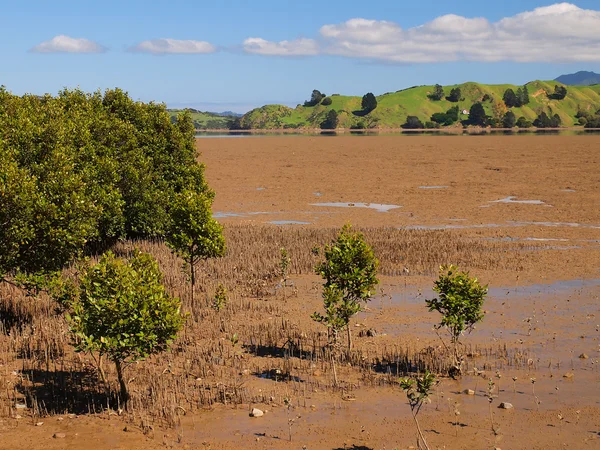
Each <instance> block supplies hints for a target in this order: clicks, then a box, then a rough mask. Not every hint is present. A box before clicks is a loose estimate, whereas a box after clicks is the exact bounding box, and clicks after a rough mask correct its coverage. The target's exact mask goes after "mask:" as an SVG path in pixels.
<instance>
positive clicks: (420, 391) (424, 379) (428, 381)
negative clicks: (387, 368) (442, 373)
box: [400, 370, 436, 412]
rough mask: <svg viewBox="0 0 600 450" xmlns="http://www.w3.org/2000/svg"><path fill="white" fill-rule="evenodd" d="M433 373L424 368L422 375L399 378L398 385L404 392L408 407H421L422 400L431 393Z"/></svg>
mask: <svg viewBox="0 0 600 450" xmlns="http://www.w3.org/2000/svg"><path fill="white" fill-rule="evenodd" d="M435 382H436V380H435V375H433V374H432V373H431V372H429V370H425V372H424V373H423V375H421V376H418V377H415V378H402V379H400V387H401V388H402V390H403V391H404V392H405V393H406V398H407V399H408V404H409V405H410V409H411V410H414V409H417V412H418V410H419V409H421V406H422V405H423V402H424V401H425V400H426V399H427V398H428V397H429V396H430V395H431V392H432V390H433V387H434V385H435Z"/></svg>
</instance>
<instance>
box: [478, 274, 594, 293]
mask: <svg viewBox="0 0 600 450" xmlns="http://www.w3.org/2000/svg"><path fill="white" fill-rule="evenodd" d="M596 286H600V278H592V279H588V280H583V279H576V280H563V281H555V282H553V283H545V284H541V283H540V284H530V285H526V286H516V287H515V286H511V287H506V286H504V287H503V286H500V287H492V288H489V290H488V295H490V296H494V297H505V296H507V295H509V294H510V295H512V296H519V297H523V296H530V295H536V294H557V293H559V292H561V293H564V292H565V291H572V290H576V289H582V288H589V287H596Z"/></svg>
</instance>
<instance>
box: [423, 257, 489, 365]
mask: <svg viewBox="0 0 600 450" xmlns="http://www.w3.org/2000/svg"><path fill="white" fill-rule="evenodd" d="M433 290H434V291H435V292H437V293H438V294H439V295H438V297H437V298H434V299H431V300H425V303H426V304H427V307H428V308H429V311H437V312H439V313H440V314H441V315H442V320H441V321H440V323H439V324H437V325H436V329H440V328H446V330H448V333H449V334H450V344H451V346H452V349H451V352H452V358H453V367H452V368H451V369H450V375H451V376H453V377H455V376H458V375H460V374H461V373H462V365H463V360H464V356H463V352H462V350H461V349H460V344H461V342H460V337H461V336H462V335H463V334H464V333H465V332H469V333H470V332H471V331H473V329H474V328H475V324H477V323H478V322H480V321H481V320H482V319H483V317H484V313H483V310H482V306H483V302H484V300H485V296H486V295H487V286H481V285H480V284H479V281H478V280H477V278H472V277H470V276H469V272H462V271H459V270H458V268H457V267H455V266H453V265H449V266H442V267H440V275H439V278H438V280H437V281H435V283H434V287H433ZM442 342H443V341H442ZM444 346H446V344H445V343H444ZM446 348H447V347H446Z"/></svg>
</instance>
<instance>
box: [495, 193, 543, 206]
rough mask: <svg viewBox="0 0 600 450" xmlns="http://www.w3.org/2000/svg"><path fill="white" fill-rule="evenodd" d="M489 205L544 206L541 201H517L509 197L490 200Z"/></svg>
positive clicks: (511, 196)
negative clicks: (519, 204)
mask: <svg viewBox="0 0 600 450" xmlns="http://www.w3.org/2000/svg"><path fill="white" fill-rule="evenodd" d="M489 203H521V204H524V205H545V204H546V202H543V201H541V200H517V197H515V196H513V195H510V196H508V197H506V198H501V199H500V200H492V201H490V202H489Z"/></svg>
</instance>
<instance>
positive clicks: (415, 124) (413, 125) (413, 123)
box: [401, 116, 425, 130]
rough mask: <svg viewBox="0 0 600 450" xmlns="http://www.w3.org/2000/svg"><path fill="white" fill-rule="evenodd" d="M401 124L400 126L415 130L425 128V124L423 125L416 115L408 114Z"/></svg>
mask: <svg viewBox="0 0 600 450" xmlns="http://www.w3.org/2000/svg"><path fill="white" fill-rule="evenodd" d="M401 126H402V128H404V129H407V130H416V129H420V128H425V125H423V122H421V120H419V118H418V117H417V116H408V117H407V118H406V123H404V124H403V125H401Z"/></svg>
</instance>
